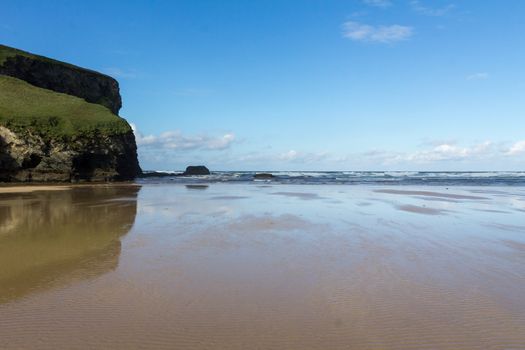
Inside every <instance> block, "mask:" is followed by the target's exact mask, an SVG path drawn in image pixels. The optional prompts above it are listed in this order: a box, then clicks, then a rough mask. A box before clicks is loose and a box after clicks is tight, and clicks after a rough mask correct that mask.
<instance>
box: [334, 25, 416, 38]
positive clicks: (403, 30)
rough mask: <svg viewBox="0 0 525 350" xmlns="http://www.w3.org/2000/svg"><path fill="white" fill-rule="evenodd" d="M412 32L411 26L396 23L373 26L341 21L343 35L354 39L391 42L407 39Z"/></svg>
mask: <svg viewBox="0 0 525 350" xmlns="http://www.w3.org/2000/svg"><path fill="white" fill-rule="evenodd" d="M412 34H413V29H412V27H408V26H402V25H398V24H393V25H379V26H373V25H369V24H363V23H360V22H355V21H347V22H345V23H343V37H345V38H348V39H350V40H355V41H369V42H370V41H373V42H379V43H393V42H396V41H402V40H407V39H408V38H410V37H411V36H412Z"/></svg>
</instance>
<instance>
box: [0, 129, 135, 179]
mask: <svg viewBox="0 0 525 350" xmlns="http://www.w3.org/2000/svg"><path fill="white" fill-rule="evenodd" d="M140 173H141V170H140V167H139V164H138V161H137V146H136V144H135V136H134V135H133V133H132V132H129V133H127V134H116V135H109V136H103V137H102V136H101V137H96V138H93V137H77V138H75V140H71V141H70V142H64V141H62V140H46V139H44V138H42V137H41V136H38V135H30V134H26V135H24V136H23V137H22V136H20V135H17V134H15V133H14V132H12V131H11V130H9V129H8V128H6V127H3V126H0V181H9V182H13V181H21V182H29V181H36V182H64V181H73V182H76V181H124V180H132V179H134V178H135V177H136V176H137V174H140Z"/></svg>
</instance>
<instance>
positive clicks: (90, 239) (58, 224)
mask: <svg viewBox="0 0 525 350" xmlns="http://www.w3.org/2000/svg"><path fill="white" fill-rule="evenodd" d="M138 191H139V187H136V186H89V187H88V186H86V187H75V188H73V189H71V190H67V191H42V192H34V193H10V194H3V195H0V303H2V302H7V301H10V300H12V299H15V298H18V297H22V296H24V295H26V294H28V293H31V292H32V291H36V290H41V289H46V288H49V287H51V286H54V285H57V284H62V283H67V282H68V281H71V280H75V279H84V278H89V277H94V276H98V275H101V274H103V273H105V272H108V271H111V270H112V269H114V268H115V267H116V266H117V264H118V258H119V255H120V240H119V238H120V237H121V236H122V235H124V234H126V233H127V232H128V231H129V229H130V228H131V227H132V225H133V223H134V221H135V215H136V210H137V204H136V203H137V202H136V198H137V193H138Z"/></svg>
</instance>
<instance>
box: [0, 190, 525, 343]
mask: <svg viewBox="0 0 525 350" xmlns="http://www.w3.org/2000/svg"><path fill="white" fill-rule="evenodd" d="M524 215H525V187H523V186H424V185H413V186H389V185H378V184H375V185H366V184H358V185H315V184H313V185H312V184H272V183H271V182H264V181H262V182H260V183H250V184H247V183H238V184H237V183H224V184H222V183H209V184H205V183H198V184H183V183H175V184H170V183H167V182H166V183H146V184H142V185H133V184H128V185H93V186H90V185H82V186H74V185H73V186H45V187H32V186H29V187H28V186H23V187H2V188H0V349H35V348H37V349H91V348H96V349H174V348H176V349H487V348H491V349H523V348H525V298H524V297H523V295H524V291H525V220H523V218H524Z"/></svg>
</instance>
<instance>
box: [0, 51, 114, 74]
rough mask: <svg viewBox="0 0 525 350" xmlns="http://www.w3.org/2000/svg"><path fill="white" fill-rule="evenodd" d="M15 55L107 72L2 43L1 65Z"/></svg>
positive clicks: (0, 52) (76, 68) (83, 69)
mask: <svg viewBox="0 0 525 350" xmlns="http://www.w3.org/2000/svg"><path fill="white" fill-rule="evenodd" d="M14 56H24V57H29V58H32V59H35V60H38V61H44V62H51V63H54V64H58V65H61V66H65V67H69V68H72V69H75V70H79V71H88V72H93V73H97V74H100V75H106V74H103V73H100V72H96V71H94V70H91V69H87V68H82V67H79V66H75V65H74V64H70V63H67V62H62V61H58V60H54V59H52V58H49V57H45V56H40V55H35V54H32V53H30V52H27V51H22V50H19V49H15V48H14V47H10V46H5V45H1V44H0V66H3V64H4V62H5V60H7V59H8V58H9V57H14Z"/></svg>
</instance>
